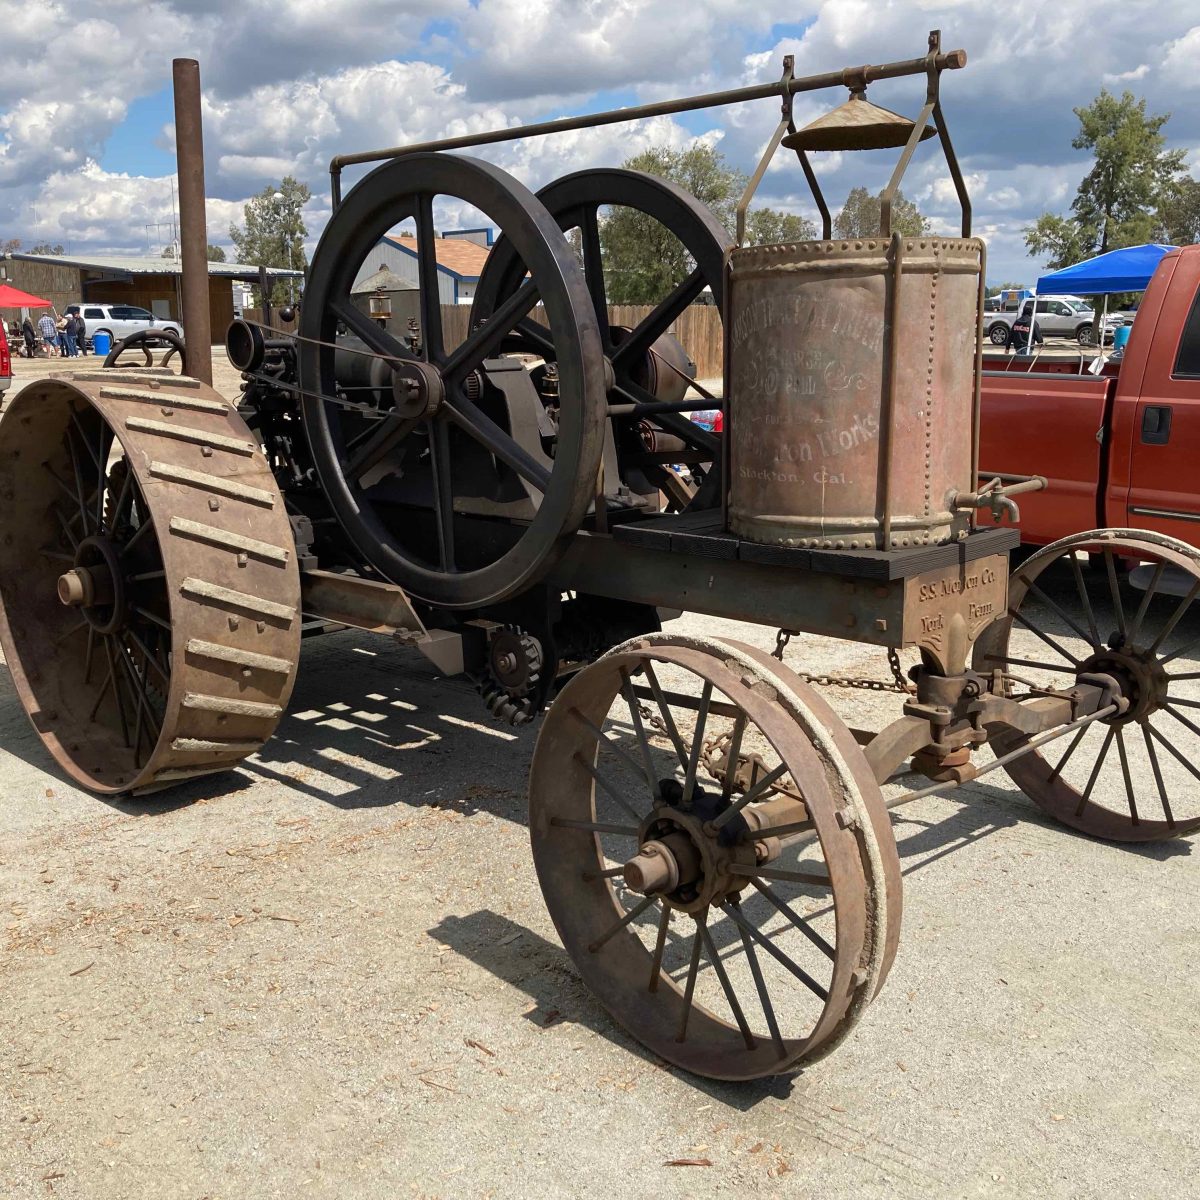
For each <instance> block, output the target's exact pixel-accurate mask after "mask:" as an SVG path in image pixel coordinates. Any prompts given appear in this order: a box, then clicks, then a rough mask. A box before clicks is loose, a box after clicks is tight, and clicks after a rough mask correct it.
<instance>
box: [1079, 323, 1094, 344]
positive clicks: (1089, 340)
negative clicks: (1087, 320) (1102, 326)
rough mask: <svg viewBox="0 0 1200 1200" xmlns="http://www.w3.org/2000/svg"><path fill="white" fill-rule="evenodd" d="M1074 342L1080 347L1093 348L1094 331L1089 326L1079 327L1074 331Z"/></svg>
mask: <svg viewBox="0 0 1200 1200" xmlns="http://www.w3.org/2000/svg"><path fill="white" fill-rule="evenodd" d="M1075 340H1076V341H1077V342H1078V343H1079V344H1080V345H1081V346H1094V345H1095V344H1096V331H1095V330H1094V329H1093V328H1092V327H1091V325H1080V326H1079V328H1078V329H1076V330H1075Z"/></svg>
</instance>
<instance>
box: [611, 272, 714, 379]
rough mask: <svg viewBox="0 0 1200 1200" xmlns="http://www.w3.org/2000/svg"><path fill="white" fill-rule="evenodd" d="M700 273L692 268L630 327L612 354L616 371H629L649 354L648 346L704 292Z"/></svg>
mask: <svg viewBox="0 0 1200 1200" xmlns="http://www.w3.org/2000/svg"><path fill="white" fill-rule="evenodd" d="M704 284H705V279H704V274H703V272H702V271H701V270H700V268H699V267H697V268H696V270H694V271H693V272H692V273H691V274H690V275H689V276H688V277H687V278H686V279H685V280H683V282H682V283H680V284H678V285H677V286H676V287H675V288H674V289H673V290H672V291H671V294H670V295H669V296H667V297H666V299H664V300H660V301H659V302H658V304H656V305H655V306H654V308H652V309H651V310H650V312H648V313H647V314H646V316H644V317H643V318H642V319H641V320H640V321H639V322H638V323H637V325H636V326H635V327H634V329H633V332H632V333H631V334H630V335H629V337H627V338H626V339H625V340H624V341H623V342H622V343H621V344H620V345H619V346H618V347H617V348H616V351H615V352H614V354H613V357H612V364H613V370H614V371H616V372H617V373H618V374H620V373H622V372H626V373H627V372H629V371H632V370H633V369H634V368H636V367H637V365H638V364H639V363H640V362H641V361H642V360H643V359H644V358H645V356H646V355H647V353H649V350H650V347H651V346H653V345H654V343H655V342H656V341H658V339H659V338H660V337H662V335H663V334H664V333H666V332H667V330H668V329H670V327H671V326H672V325H673V324H674V323H675V322H676V321H677V320H678V319H679V317H680V315H681V314H682V313H683V312H684V310H685V309H686V308H687V306H688V305H689V304H691V302H692V301H693V300H695V299H696V297H697V296H699V295H700V293H701V292H702V291H704Z"/></svg>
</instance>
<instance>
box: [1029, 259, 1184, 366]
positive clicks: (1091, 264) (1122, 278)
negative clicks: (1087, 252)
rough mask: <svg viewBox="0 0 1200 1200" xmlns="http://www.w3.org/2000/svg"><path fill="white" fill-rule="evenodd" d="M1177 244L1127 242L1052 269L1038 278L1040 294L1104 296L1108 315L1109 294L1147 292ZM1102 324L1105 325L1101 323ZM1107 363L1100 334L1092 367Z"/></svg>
mask: <svg viewBox="0 0 1200 1200" xmlns="http://www.w3.org/2000/svg"><path fill="white" fill-rule="evenodd" d="M1174 249H1175V247H1174V246H1159V245H1156V244H1154V243H1153V242H1150V243H1147V244H1146V245H1144V246H1124V247H1122V248H1121V249H1120V250H1109V251H1108V252H1107V253H1105V254H1097V255H1096V257H1095V258H1089V259H1087V260H1086V261H1084V262H1079V263H1074V264H1073V265H1071V266H1069V267H1063V269H1062V270H1061V271H1051V272H1050V273H1049V274H1048V275H1043V276H1041V277H1040V278H1039V279H1038V281H1037V294H1038V296H1103V297H1104V317H1103V318H1101V319H1102V321H1103V320H1104V319H1105V318H1107V316H1108V297H1109V296H1111V295H1113V294H1114V293H1117V292H1144V291H1145V290H1146V286H1147V285H1148V284H1149V282H1150V277H1151V276H1152V275H1153V274H1154V272H1155V271H1156V270H1157V269H1158V264H1159V263H1160V262H1161V261H1162V257H1163V255H1164V254H1166V253H1167V252H1168V251H1169V250H1174ZM1033 316H1034V317H1036V316H1037V298H1036V297H1035V298H1034V301H1033ZM1102 328H1103V327H1102ZM1032 345H1033V321H1032V320H1030V322H1029V342H1028V344H1027V345H1026V347H1025V349H1026V352H1027V353H1028V351H1029V350H1030V348H1031V347H1032ZM1103 363H1104V336H1103V332H1102V333H1101V336H1100V356H1099V358H1098V359H1097V360H1096V363H1093V364H1092V365H1093V367H1095V366H1096V365H1097V364H1099V365H1100V366H1101V367H1102V366H1103Z"/></svg>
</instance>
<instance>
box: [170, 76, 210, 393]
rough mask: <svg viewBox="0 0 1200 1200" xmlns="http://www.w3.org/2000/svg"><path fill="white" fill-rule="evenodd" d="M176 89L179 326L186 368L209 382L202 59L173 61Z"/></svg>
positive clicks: (190, 372)
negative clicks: (180, 276)
mask: <svg viewBox="0 0 1200 1200" xmlns="http://www.w3.org/2000/svg"><path fill="white" fill-rule="evenodd" d="M171 76H172V80H173V83H174V90H175V163H176V170H177V172H178V174H179V225H180V229H179V243H180V251H181V257H182V259H183V329H184V334H185V337H186V339H187V370H188V373H189V374H190V375H192V376H193V377H194V378H196V379H199V380H200V381H201V382H202V383H207V384H208V385H209V386H211V385H212V320H211V316H210V312H209V301H208V296H209V292H208V224H207V221H206V220H205V215H204V130H203V127H202V124H201V119H200V64H199V63H198V62H197V61H196V60H195V59H194V58H177V59H175V60H174V61H173V62H172V63H171Z"/></svg>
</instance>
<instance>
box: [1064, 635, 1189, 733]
mask: <svg viewBox="0 0 1200 1200" xmlns="http://www.w3.org/2000/svg"><path fill="white" fill-rule="evenodd" d="M1080 673H1081V674H1098V675H1110V676H1112V678H1113V679H1115V680H1116V681H1117V682H1118V683H1119V684H1120V685H1121V695H1122V696H1124V697H1125V699H1126V700H1128V701H1129V707H1128V708H1127V709H1126V710H1125V712H1123V713H1119V714H1117V715H1116V716H1113V717H1109V718H1108V719H1107V721H1106V722H1105V723H1106V724H1109V725H1128V724H1131V723H1133V722H1134V721H1141V720H1143V719H1144V718H1146V717H1148V716H1149V715H1150V714H1151V713H1153V712H1156V711H1157V710H1158V709H1159V708H1161V707H1162V706H1163V704H1164V703H1165V701H1166V696H1167V684H1168V682H1169V681H1168V679H1167V673H1166V671H1164V670H1163V668H1162V666H1161V664H1160V663H1159V660H1158V655H1157V654H1155V653H1153V652H1152V651H1151V650H1149V649H1147V648H1144V647H1141V646H1136V645H1131V646H1124V645H1122V644H1121V640H1120V636H1119V635H1118V637H1116V638H1114V639H1113V640H1112V642H1111V643H1110V645H1109V647H1108V648H1107V649H1104V650H1100V651H1099V652H1097V653H1096V654H1093V655H1092V657H1091V658H1089V659H1088V660H1087V661H1086V662H1085V663H1084V664H1083V665H1082V667H1081V668H1080Z"/></svg>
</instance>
